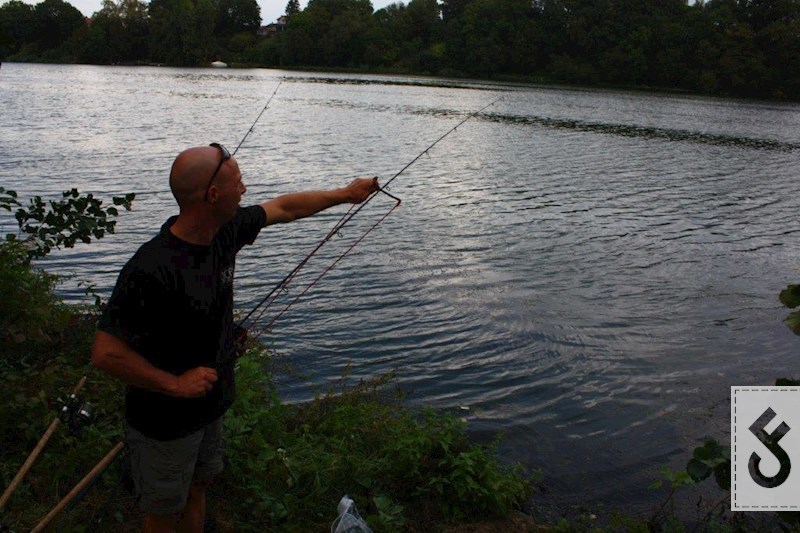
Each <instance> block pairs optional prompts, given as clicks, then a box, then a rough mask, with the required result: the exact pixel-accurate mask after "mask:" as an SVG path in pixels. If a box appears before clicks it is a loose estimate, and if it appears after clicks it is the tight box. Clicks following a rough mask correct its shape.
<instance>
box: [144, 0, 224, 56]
mask: <svg viewBox="0 0 800 533" xmlns="http://www.w3.org/2000/svg"><path fill="white" fill-rule="evenodd" d="M149 14H150V52H151V58H152V59H153V60H156V61H160V62H164V63H168V64H170V65H179V66H192V67H193V66H197V65H202V64H207V63H208V62H210V61H211V60H212V59H211V58H212V56H214V55H215V52H216V51H217V50H218V45H217V41H216V39H215V36H214V27H215V21H216V14H217V9H216V7H215V6H214V4H213V3H212V1H211V0H153V1H152V2H150V8H149Z"/></svg>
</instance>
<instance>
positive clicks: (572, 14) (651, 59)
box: [0, 0, 800, 99]
mask: <svg viewBox="0 0 800 533" xmlns="http://www.w3.org/2000/svg"><path fill="white" fill-rule="evenodd" d="M286 15H287V20H288V23H287V24H286V26H285V28H281V29H283V31H277V32H274V33H272V34H270V35H259V33H258V30H259V27H260V26H261V17H260V10H259V6H258V4H257V3H256V0H152V1H151V2H150V3H149V4H148V3H145V2H142V1H140V0H103V4H102V8H101V9H100V10H99V11H98V12H96V13H94V15H93V16H92V17H91V18H90V19H84V17H83V16H82V15H81V13H80V12H79V11H78V10H77V9H76V8H75V7H73V6H72V5H71V4H69V3H68V2H66V1H64V0H44V1H43V2H41V3H39V4H37V5H35V6H31V5H29V4H26V3H23V2H21V1H20V0H10V1H8V2H7V3H5V4H3V5H2V6H0V59H6V60H16V61H48V62H82V63H96V64H120V63H121V64H137V63H160V64H169V65H176V66H198V65H207V64H208V63H209V62H210V61H213V60H214V59H223V60H225V61H227V62H229V63H232V64H234V65H236V64H239V65H250V66H267V67H324V68H346V69H359V70H379V71H383V72H398V73H418V74H432V75H442V76H472V77H480V78H500V79H509V78H517V77H519V78H520V79H535V80H541V81H552V82H563V83H578V84H591V85H596V84H602V85H622V86H640V87H659V88H673V89H681V90H689V91H698V92H703V93H709V94H726V95H734V96H750V97H762V96H766V97H773V98H789V99H797V98H798V96H800V0H708V1H703V0H695V1H694V2H693V3H691V4H689V3H688V2H687V0H411V1H410V2H408V3H407V4H405V3H402V2H398V3H395V4H391V5H389V6H388V7H386V8H383V9H380V10H378V11H374V10H373V7H372V3H371V2H370V1H369V0H309V1H308V5H307V6H306V8H305V9H302V10H301V9H300V6H299V2H298V1H297V0H290V1H289V2H288V4H287V6H286Z"/></svg>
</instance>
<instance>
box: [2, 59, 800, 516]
mask: <svg viewBox="0 0 800 533" xmlns="http://www.w3.org/2000/svg"><path fill="white" fill-rule="evenodd" d="M280 80H283V82H282V84H281V87H280V88H279V91H278V93H277V95H276V97H275V99H274V100H273V103H272V104H271V106H270V109H269V110H268V111H267V112H266V113H265V115H264V116H263V117H262V119H261V121H260V122H259V124H258V125H257V126H256V128H255V130H254V132H253V134H252V135H251V136H250V138H249V139H248V141H247V143H246V144H245V145H244V146H243V147H242V148H241V149H240V151H239V154H238V155H237V159H238V160H239V163H240V166H241V168H242V170H243V173H244V176H245V181H246V183H247V184H248V192H247V195H246V197H245V201H244V202H245V203H247V202H248V201H250V202H257V201H261V200H264V199H267V198H270V197H272V196H274V195H276V194H280V193H284V192H290V191H295V190H298V189H315V188H328V187H336V186H340V185H344V184H346V183H347V182H348V181H349V180H350V179H351V178H352V177H354V176H357V175H365V176H372V175H378V176H380V177H381V178H382V179H384V181H385V180H386V179H388V178H390V177H391V176H393V175H394V174H395V173H396V172H398V171H399V170H400V169H401V168H403V166H405V165H406V164H407V163H408V162H409V161H411V160H412V159H413V158H415V157H416V156H417V155H418V154H419V153H420V152H422V151H423V150H424V149H425V148H426V147H427V146H429V145H430V144H431V143H432V142H434V141H435V140H436V139H437V138H439V137H440V136H441V135H442V134H443V133H445V132H446V131H447V130H448V129H450V128H452V127H453V126H454V125H456V124H457V123H458V121H459V120H461V119H462V118H463V117H464V116H465V115H466V114H469V113H471V112H474V111H475V110H478V109H480V108H481V107H483V106H485V105H486V104H487V103H489V102H491V101H492V100H494V99H496V98H498V97H500V96H502V97H503V98H502V100H500V101H499V102H498V103H496V104H495V105H493V106H492V107H491V108H490V109H487V110H486V111H485V113H484V114H482V115H480V116H479V117H475V118H474V119H472V120H470V121H468V122H467V123H465V124H464V125H462V126H461V127H459V128H458V129H457V130H456V131H455V132H454V133H453V134H451V135H450V136H448V137H447V138H446V139H445V140H444V141H442V142H441V143H439V144H438V145H437V146H436V147H435V148H434V149H432V150H431V151H430V152H429V153H428V154H427V155H426V156H424V157H422V158H421V159H420V160H419V161H418V162H417V163H416V164H415V165H413V166H412V167H411V168H409V170H408V171H406V172H405V173H404V174H403V175H402V176H401V177H399V178H398V179H397V180H395V181H394V182H393V183H392V187H391V190H392V193H393V194H396V195H398V196H400V197H401V198H402V199H403V204H402V206H401V207H400V208H399V209H398V210H397V211H396V212H395V213H393V214H392V215H391V216H390V217H389V218H387V219H386V221H385V222H384V223H383V224H381V225H380V226H378V228H377V229H376V230H375V231H374V232H372V233H371V234H370V235H369V236H368V237H367V239H366V240H365V241H364V242H362V243H361V244H360V245H359V246H357V247H356V248H355V249H354V251H353V252H352V253H351V254H350V255H348V256H347V257H346V258H345V259H344V260H343V261H342V262H341V263H340V264H339V265H337V268H336V269H334V270H333V271H332V272H331V273H330V274H329V275H328V276H327V277H326V278H324V279H323V281H322V282H321V283H320V284H318V285H317V286H316V287H315V288H314V289H313V290H312V291H310V292H309V293H308V294H307V295H306V296H304V297H303V298H302V299H301V300H300V301H299V303H298V304H296V305H295V306H294V307H292V308H291V310H290V312H289V313H287V314H286V315H285V316H284V317H282V318H281V319H280V320H278V321H277V322H276V323H275V325H274V327H273V328H272V331H271V332H270V334H269V335H268V336H267V337H266V338H265V340H266V341H267V342H268V343H270V344H271V345H272V346H273V347H274V348H275V349H276V350H277V352H278V353H279V354H281V355H282V356H284V357H286V358H287V359H288V360H290V361H291V362H293V363H294V364H295V366H296V367H297V368H299V369H302V370H303V371H305V372H307V373H308V374H309V379H308V380H307V381H305V382H304V381H300V380H286V381H285V382H284V383H283V386H282V387H283V389H282V394H283V395H284V397H285V398H287V399H289V400H295V401H299V400H303V399H306V398H309V397H311V396H312V395H313V394H314V392H315V391H316V390H318V389H319V388H326V387H328V386H329V385H330V384H332V383H333V382H335V381H336V380H337V378H338V377H339V376H340V375H341V374H342V372H344V371H345V369H346V367H347V366H348V365H349V366H350V372H351V375H352V376H353V378H355V379H358V378H360V377H369V376H374V375H375V374H378V373H382V372H386V371H390V370H397V373H398V378H399V381H400V383H401V384H402V386H403V387H404V388H405V389H406V390H407V391H409V392H410V400H409V401H410V402H411V403H412V404H414V405H433V406H436V407H438V408H443V409H450V410H453V411H454V412H456V413H458V414H459V416H462V417H464V418H465V419H467V420H468V422H469V427H470V428H471V431H472V432H473V433H474V434H475V435H476V436H478V437H479V438H482V439H486V440H487V441H488V440H490V439H491V438H492V437H493V436H494V435H495V434H496V433H497V432H502V433H503V434H504V440H503V445H502V447H501V449H500V452H501V455H502V458H503V460H505V461H509V462H510V461H518V462H521V463H523V464H524V465H525V466H526V467H528V468H530V469H533V468H538V467H541V468H542V469H543V470H544V472H545V483H546V485H547V488H548V492H547V494H546V495H544V496H540V497H539V498H540V499H542V500H543V502H544V503H543V504H544V505H552V506H553V507H555V508H558V507H561V506H566V505H568V504H569V503H571V502H575V501H581V502H585V503H589V504H605V505H607V506H620V505H625V506H626V508H627V509H629V510H636V511H642V512H644V511H647V510H648V509H649V508H650V506H651V505H652V504H653V503H654V502H655V501H656V500H658V498H659V497H660V495H659V494H658V493H654V492H652V491H648V490H646V487H647V485H649V483H650V482H651V481H652V480H654V479H657V478H658V477H659V474H658V469H659V468H660V467H661V466H663V465H669V466H671V467H673V468H679V467H681V466H683V465H685V462H686V460H687V458H688V456H689V454H690V450H691V449H692V448H693V447H694V446H695V445H697V444H699V443H701V442H702V440H703V439H704V438H706V437H716V438H718V439H721V440H723V441H725V442H728V441H729V436H728V431H729V419H728V417H729V395H730V389H729V387H730V386H731V385H734V384H751V385H763V384H771V383H772V382H773V381H774V379H775V378H776V377H784V376H791V375H797V366H798V359H797V350H798V346H800V344H798V343H799V342H800V340H799V339H797V338H796V337H794V336H793V335H792V334H791V333H790V332H789V331H788V330H787V329H786V328H785V327H784V326H783V324H782V322H781V321H782V319H783V317H784V316H785V315H786V314H787V312H786V310H784V309H782V308H781V306H780V304H779V303H778V301H777V294H778V292H779V291H780V290H781V289H782V288H783V287H785V286H786V285H787V284H788V283H797V282H798V281H799V280H800V268H799V267H798V265H799V264H800V235H799V233H800V217H798V213H799V212H800V197H799V196H798V195H797V194H796V190H797V186H796V180H797V169H798V165H797V163H798V155H800V106H798V105H796V104H781V103H773V102H757V101H732V100H723V99H712V98H701V97H692V96H683V95H672V94H670V95H665V94H651V93H647V94H645V93H632V92H623V91H609V90H585V89H571V88H564V87H536V86H522V85H510V84H496V83H487V82H468V81H459V80H444V79H428V78H411V77H408V78H404V77H384V76H355V75H340V74H304V73H298V72H282V71H276V70H224V71H221V70H210V69H196V70H191V69H170V68H122V67H113V68H112V67H89V66H53V65H21V64H8V63H7V64H4V65H3V68H2V71H0V109H2V114H0V154H2V155H1V156H0V184H2V185H3V186H5V187H9V188H12V189H16V190H17V191H18V192H19V193H20V194H21V195H22V196H28V195H32V194H41V195H44V196H54V195H57V194H58V193H59V192H60V191H62V190H64V189H67V188H70V187H73V186H77V187H79V188H80V189H82V190H85V191H95V192H97V193H102V194H103V196H104V197H108V196H110V195H111V194H120V193H124V192H130V191H134V192H137V193H139V196H138V197H137V199H136V202H135V204H134V210H133V211H132V212H130V213H124V214H123V215H122V216H121V217H120V219H119V224H118V232H117V234H116V235H113V236H110V237H108V238H106V239H104V240H102V241H100V242H98V243H95V244H92V245H91V246H79V247H76V248H75V249H72V250H63V251H60V252H57V253H54V254H52V256H51V257H49V258H47V259H46V260H45V261H43V263H42V264H43V266H44V267H45V268H48V269H50V270H53V271H56V272H59V273H72V274H74V279H72V280H70V281H68V282H67V283H66V284H65V285H64V287H63V289H62V290H63V291H64V294H65V296H66V297H67V298H69V299H72V300H78V299H80V298H81V297H82V289H81V288H80V287H79V286H78V285H77V282H78V281H83V282H87V283H91V284H93V285H94V286H95V287H96V289H97V290H98V291H99V292H100V294H102V295H103V296H107V295H108V294H109V292H110V289H111V287H112V286H113V283H114V281H115V278H116V275H117V273H118V271H119V269H120V268H121V266H122V264H123V263H124V262H125V261H126V260H127V258H128V257H129V256H130V255H131V254H132V253H133V252H134V251H135V249H136V248H137V247H138V246H139V245H140V244H141V243H142V242H144V241H146V240H147V239H149V238H150V237H151V236H152V235H153V234H154V232H155V231H157V229H158V227H159V226H160V224H161V223H162V221H163V220H164V219H166V217H167V216H169V215H171V214H173V213H174V212H175V207H174V204H173V200H172V198H171V196H170V195H169V194H168V193H165V191H166V188H167V186H166V176H167V173H168V171H169V166H170V165H171V162H172V159H173V158H174V156H175V154H177V153H178V152H179V151H180V150H182V149H183V148H185V147H188V146H192V145H197V144H207V143H209V142H212V141H217V142H221V143H223V144H225V145H227V146H229V147H233V146H236V144H238V142H239V140H240V139H241V137H242V136H243V135H244V133H245V132H246V131H247V129H248V128H249V126H250V124H251V122H252V121H253V120H254V119H255V117H256V115H257V114H258V112H259V111H260V110H261V108H262V107H263V106H264V104H265V103H266V99H267V98H268V97H269V95H270V94H272V92H273V91H274V89H275V87H276V85H277V84H278V83H279V81H280ZM391 204H392V202H391V200H390V199H388V198H377V199H376V200H375V201H374V202H372V203H371V204H370V205H369V207H368V208H366V209H365V210H364V211H363V212H362V213H361V214H360V215H359V217H358V218H357V219H355V220H354V223H353V224H352V226H348V228H346V229H345V231H344V232H343V235H342V236H341V237H339V238H336V239H334V240H333V241H331V243H329V244H328V245H326V247H325V248H324V249H323V252H321V254H320V257H319V258H318V259H316V260H315V261H313V262H312V263H311V264H310V265H309V266H308V268H307V269H306V270H305V271H304V277H303V278H302V279H299V280H298V281H297V282H296V284H295V286H296V287H297V288H296V289H295V290H294V292H292V293H291V294H289V295H288V297H289V298H291V297H292V296H293V295H294V294H297V291H298V290H299V289H301V288H302V286H303V281H304V280H310V279H312V278H313V277H314V276H315V275H316V274H318V273H319V272H320V271H321V269H323V268H324V267H325V266H326V265H327V264H328V263H329V262H330V261H331V260H332V258H334V257H335V256H336V255H338V254H339V253H341V252H343V251H344V250H345V249H346V247H347V246H349V244H350V243H351V242H352V240H353V239H355V238H357V237H358V236H359V235H360V234H361V233H362V232H363V231H365V230H366V229H367V228H368V227H369V225H371V224H372V223H374V221H376V220H377V219H378V218H379V217H380V216H382V214H383V213H385V212H386V211H387V210H388V209H389V208H390V207H391ZM343 212H344V209H334V210H332V211H331V212H329V213H325V214H322V215H320V216H318V217H315V218H313V219H309V220H305V221H302V222H298V223H294V224H290V225H286V226H278V227H276V226H272V227H270V228H268V229H266V230H264V231H263V232H262V235H261V237H260V239H259V240H258V241H257V242H256V244H255V245H254V246H251V247H249V248H247V249H246V250H245V251H244V252H243V253H242V254H241V255H240V260H239V262H238V269H237V305H238V307H239V308H241V309H243V310H247V309H249V308H250V307H251V306H252V305H253V304H254V303H255V302H257V301H258V300H259V299H260V298H261V297H263V296H264V295H265V294H266V292H267V291H268V290H270V289H271V288H272V287H273V286H274V285H275V284H276V283H277V282H278V281H279V280H280V279H281V278H282V277H283V276H284V275H285V274H286V273H288V271H289V270H290V269H291V268H292V267H293V266H294V265H295V264H296V263H297V262H299V261H300V260H301V259H302V258H303V257H304V256H305V255H306V254H307V253H309V252H310V251H311V249H312V248H313V246H314V245H315V244H316V243H317V242H318V241H319V240H320V239H321V238H322V237H323V236H324V235H325V233H326V232H327V231H328V229H329V228H330V227H331V226H332V225H333V223H334V222H335V221H336V220H337V219H338V217H339V216H340V215H341V214H342V213H343ZM2 220H3V222H2V224H3V229H4V230H6V231H11V230H13V229H14V224H13V221H10V220H9V219H8V218H4V219H2ZM279 310H280V308H279V307H276V308H275V309H272V308H271V309H270V311H268V313H267V314H266V315H265V318H266V319H268V318H269V316H270V313H277V312H278V311H279Z"/></svg>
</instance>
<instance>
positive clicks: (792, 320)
mask: <svg viewBox="0 0 800 533" xmlns="http://www.w3.org/2000/svg"><path fill="white" fill-rule="evenodd" d="M779 299H780V301H781V303H782V304H783V305H785V306H786V307H788V308H789V309H794V308H795V307H799V306H800V285H789V286H788V287H787V288H785V289H784V290H782V291H781V294H780V296H779ZM783 322H784V324H786V326H788V328H789V329H791V330H792V332H793V333H794V334H795V335H800V310H798V311H794V312H792V313H790V314H789V316H787V317H786V318H785V319H784V321H783Z"/></svg>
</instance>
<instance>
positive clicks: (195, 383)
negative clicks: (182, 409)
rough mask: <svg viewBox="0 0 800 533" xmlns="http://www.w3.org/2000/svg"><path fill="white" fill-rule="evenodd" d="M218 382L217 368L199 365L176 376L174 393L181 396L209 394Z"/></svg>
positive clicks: (195, 396) (193, 396)
mask: <svg viewBox="0 0 800 533" xmlns="http://www.w3.org/2000/svg"><path fill="white" fill-rule="evenodd" d="M216 382H217V371H216V370H214V369H213V368H208V367H206V366H198V367H197V368H193V369H191V370H187V371H186V372H184V373H183V374H181V375H180V376H176V377H175V386H174V388H173V391H172V395H173V396H178V397H179V398H201V397H203V396H205V395H206V394H208V392H209V391H210V390H211V389H212V388H213V387H214V383H216Z"/></svg>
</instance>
